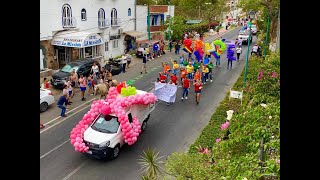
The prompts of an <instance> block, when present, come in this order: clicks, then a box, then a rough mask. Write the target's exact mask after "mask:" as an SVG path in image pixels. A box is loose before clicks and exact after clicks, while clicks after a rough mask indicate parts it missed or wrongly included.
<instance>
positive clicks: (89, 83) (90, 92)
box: [87, 75, 93, 95]
mask: <svg viewBox="0 0 320 180" xmlns="http://www.w3.org/2000/svg"><path fill="white" fill-rule="evenodd" d="M87 82H88V89H89V90H88V94H89V95H93V87H92V86H93V85H92V84H93V75H89V77H88V81H87Z"/></svg>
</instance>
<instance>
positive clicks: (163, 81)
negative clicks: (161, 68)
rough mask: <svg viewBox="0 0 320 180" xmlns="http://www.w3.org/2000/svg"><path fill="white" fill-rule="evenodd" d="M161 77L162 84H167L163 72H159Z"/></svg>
mask: <svg viewBox="0 0 320 180" xmlns="http://www.w3.org/2000/svg"><path fill="white" fill-rule="evenodd" d="M159 76H160V82H161V83H166V82H167V77H166V76H165V75H164V73H163V72H159Z"/></svg>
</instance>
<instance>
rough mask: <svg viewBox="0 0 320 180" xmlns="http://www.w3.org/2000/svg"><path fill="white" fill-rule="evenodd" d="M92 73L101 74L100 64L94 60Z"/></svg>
mask: <svg viewBox="0 0 320 180" xmlns="http://www.w3.org/2000/svg"><path fill="white" fill-rule="evenodd" d="M91 73H95V74H96V75H97V76H99V66H98V65H97V63H96V62H94V63H93V65H92V67H91Z"/></svg>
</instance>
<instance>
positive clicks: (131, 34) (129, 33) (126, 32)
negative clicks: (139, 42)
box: [123, 31, 145, 37]
mask: <svg viewBox="0 0 320 180" xmlns="http://www.w3.org/2000/svg"><path fill="white" fill-rule="evenodd" d="M123 33H125V34H128V35H129V36H132V37H141V36H143V35H145V33H143V32H139V31H125V32H123Z"/></svg>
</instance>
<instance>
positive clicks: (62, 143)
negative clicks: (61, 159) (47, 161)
mask: <svg viewBox="0 0 320 180" xmlns="http://www.w3.org/2000/svg"><path fill="white" fill-rule="evenodd" d="M69 141H70V139H68V140H67V141H65V142H63V143H62V144H60V145H59V146H57V147H55V148H53V149H51V150H50V151H49V152H47V153H45V154H44V155H42V156H40V159H42V158H44V157H46V156H47V155H48V154H50V153H52V152H53V151H54V150H56V149H58V148H59V147H61V146H63V145H64V144H66V143H67V142H69Z"/></svg>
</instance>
